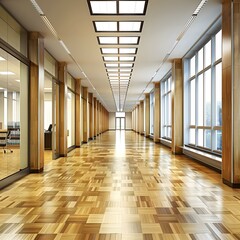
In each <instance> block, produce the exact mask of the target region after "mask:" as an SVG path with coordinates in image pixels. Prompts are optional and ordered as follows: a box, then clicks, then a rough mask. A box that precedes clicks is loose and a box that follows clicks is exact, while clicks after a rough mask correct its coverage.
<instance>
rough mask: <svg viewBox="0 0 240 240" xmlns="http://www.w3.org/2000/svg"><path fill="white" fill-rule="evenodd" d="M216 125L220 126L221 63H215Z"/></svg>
mask: <svg viewBox="0 0 240 240" xmlns="http://www.w3.org/2000/svg"><path fill="white" fill-rule="evenodd" d="M215 96H216V113H215V114H216V125H217V126H222V63H219V64H217V65H216V93H215Z"/></svg>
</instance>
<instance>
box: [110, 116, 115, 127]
mask: <svg viewBox="0 0 240 240" xmlns="http://www.w3.org/2000/svg"><path fill="white" fill-rule="evenodd" d="M109 130H115V112H110V113H109Z"/></svg>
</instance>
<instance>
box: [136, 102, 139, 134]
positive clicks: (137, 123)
mask: <svg viewBox="0 0 240 240" xmlns="http://www.w3.org/2000/svg"><path fill="white" fill-rule="evenodd" d="M136 132H137V133H139V104H138V105H137V107H136Z"/></svg>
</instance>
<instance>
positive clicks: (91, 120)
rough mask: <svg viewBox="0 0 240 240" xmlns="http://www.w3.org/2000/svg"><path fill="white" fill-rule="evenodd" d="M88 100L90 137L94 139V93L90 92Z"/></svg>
mask: <svg viewBox="0 0 240 240" xmlns="http://www.w3.org/2000/svg"><path fill="white" fill-rule="evenodd" d="M88 102H89V139H91V140H92V139H94V102H93V94H92V93H89V94H88Z"/></svg>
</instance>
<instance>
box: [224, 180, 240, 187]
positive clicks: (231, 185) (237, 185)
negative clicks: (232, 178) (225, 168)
mask: <svg viewBox="0 0 240 240" xmlns="http://www.w3.org/2000/svg"><path fill="white" fill-rule="evenodd" d="M222 181H223V183H224V184H226V185H228V186H229V187H231V188H240V183H231V182H229V181H228V180H226V179H224V178H223V180H222Z"/></svg>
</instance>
